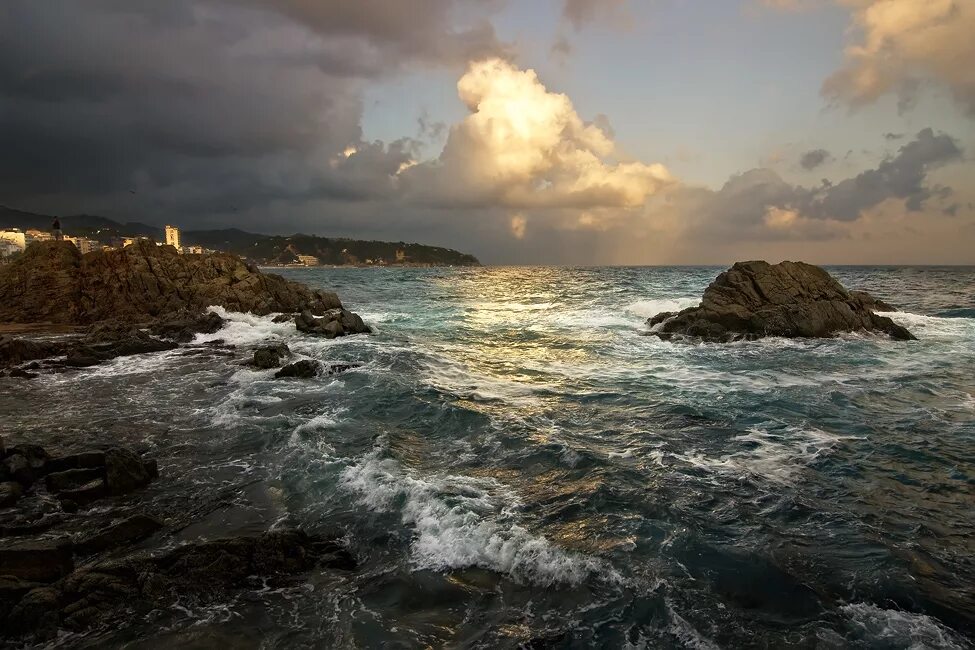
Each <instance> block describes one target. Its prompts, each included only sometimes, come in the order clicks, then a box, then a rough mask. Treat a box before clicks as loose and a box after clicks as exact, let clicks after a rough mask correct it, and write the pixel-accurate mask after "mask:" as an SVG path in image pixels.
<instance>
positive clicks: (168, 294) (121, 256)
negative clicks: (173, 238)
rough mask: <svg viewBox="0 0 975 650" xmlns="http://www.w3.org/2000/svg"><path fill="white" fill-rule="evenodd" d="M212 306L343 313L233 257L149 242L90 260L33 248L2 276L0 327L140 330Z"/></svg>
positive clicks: (331, 301) (39, 245)
mask: <svg viewBox="0 0 975 650" xmlns="http://www.w3.org/2000/svg"><path fill="white" fill-rule="evenodd" d="M210 305H221V306H223V307H225V308H227V309H230V310H233V311H241V312H247V311H249V312H253V313H255V314H259V315H263V314H270V313H274V312H297V311H301V310H302V309H310V310H311V311H313V312H316V313H322V312H324V311H327V310H329V309H335V308H340V307H341V306H342V304H341V302H340V301H339V299H338V297H337V296H336V295H335V294H334V293H329V292H325V291H317V290H312V289H309V288H308V287H306V286H305V285H303V284H300V283H297V282H292V281H289V280H285V279H284V278H282V277H280V276H277V275H270V274H264V273H261V272H260V270H258V269H257V267H255V266H253V265H248V264H245V263H244V262H243V261H242V260H241V259H240V258H238V257H236V256H235V255H231V254H228V253H215V254H212V255H180V254H179V253H178V252H177V251H176V249H175V248H173V247H172V246H156V245H154V244H152V243H151V242H137V243H135V244H133V245H131V246H127V247H126V248H124V249H121V250H110V251H95V252H91V253H88V254H86V255H84V256H82V255H81V254H80V253H79V252H78V249H77V248H76V247H74V246H73V245H72V244H71V243H69V242H56V241H55V242H34V243H32V244H30V245H29V246H28V247H27V249H26V250H25V251H24V253H23V254H22V255H21V256H20V257H19V258H18V259H17V260H16V261H14V262H12V263H11V264H8V265H6V266H4V267H3V268H0V322H51V323H74V324H87V323H96V322H98V321H103V320H115V321H122V322H129V323H136V322H147V321H150V320H154V319H156V318H158V317H160V316H164V315H166V314H173V313H178V312H181V311H184V310H185V311H188V312H202V311H203V310H205V309H206V308H207V307H209V306H210Z"/></svg>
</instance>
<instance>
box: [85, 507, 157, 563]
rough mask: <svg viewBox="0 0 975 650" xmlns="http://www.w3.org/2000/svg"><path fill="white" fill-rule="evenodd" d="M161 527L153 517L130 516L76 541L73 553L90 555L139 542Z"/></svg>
mask: <svg viewBox="0 0 975 650" xmlns="http://www.w3.org/2000/svg"><path fill="white" fill-rule="evenodd" d="M162 527H163V525H162V522H161V521H159V520H158V519H156V518H155V517H150V516H149V515H143V514H137V515H132V516H131V517H128V518H127V519H123V520H122V521H119V522H117V523H114V524H112V525H111V526H109V527H107V528H105V529H104V530H101V531H99V532H97V533H95V534H93V535H89V536H88V537H85V538H84V539H82V540H80V541H76V542H75V545H74V548H75V552H76V553H79V554H81V555H90V554H92V553H100V552H102V551H106V550H108V549H112V548H117V547H119V546H125V545H128V544H134V543H136V542H141V541H142V540H144V539H146V538H148V537H150V536H151V535H152V534H153V533H155V532H156V531H157V530H159V529H160V528H162Z"/></svg>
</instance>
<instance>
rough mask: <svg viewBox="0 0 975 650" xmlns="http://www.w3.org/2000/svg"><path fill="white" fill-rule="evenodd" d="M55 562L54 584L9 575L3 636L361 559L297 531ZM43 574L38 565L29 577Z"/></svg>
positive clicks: (38, 633) (43, 633)
mask: <svg viewBox="0 0 975 650" xmlns="http://www.w3.org/2000/svg"><path fill="white" fill-rule="evenodd" d="M49 559H51V560H52V564H51V568H50V569H48V570H46V573H44V575H43V576H42V577H44V578H50V577H51V576H52V575H53V574H54V573H55V572H57V573H58V574H60V575H64V574H65V573H67V575H66V576H65V577H64V578H62V579H60V580H58V581H57V582H56V583H54V584H50V585H38V584H30V583H25V582H23V581H22V580H26V578H25V579H21V580H17V581H11V580H9V579H8V582H9V583H10V584H9V585H8V588H7V589H6V591H7V592H8V593H9V594H10V600H9V601H8V602H11V601H12V602H13V604H12V606H11V605H8V606H7V607H6V609H7V610H8V612H9V613H8V614H7V615H6V617H3V616H2V615H3V611H2V609H0V618H6V621H3V623H4V626H3V627H4V636H18V635H31V636H32V637H33V638H34V639H35V640H39V639H46V638H51V637H52V636H53V635H54V634H56V632H57V630H58V628H66V629H68V630H74V631H83V630H87V629H91V628H97V627H100V626H103V625H106V624H109V623H111V622H112V621H113V620H115V617H116V616H125V615H126V612H129V613H130V612H131V611H133V610H135V611H142V612H148V611H150V610H152V609H157V608H166V607H170V606H172V605H174V604H176V603H178V602H180V601H181V600H183V599H186V598H194V599H200V600H202V601H203V602H212V601H218V600H219V599H221V598H225V597H226V592H227V591H228V590H231V589H234V588H238V587H242V586H245V585H247V584H248V581H249V580H254V579H255V578H256V579H263V580H264V581H265V584H267V585H270V586H273V585H275V584H280V583H283V582H284V581H286V580H288V577H289V576H291V575H295V574H299V573H302V572H304V571H308V570H309V569H312V568H314V567H316V566H320V567H324V568H330V569H337V570H343V571H347V570H352V569H354V568H355V567H356V562H355V559H354V558H353V557H352V556H351V555H350V554H349V553H348V552H347V551H346V550H345V549H344V548H342V547H341V546H340V545H338V544H336V543H335V542H333V541H331V540H330V539H327V538H323V537H313V536H310V535H307V534H305V533H304V532H302V531H298V530H279V531H272V532H267V533H264V534H263V535H259V536H255V537H237V538H230V539H218V540H213V541H208V542H199V543H193V544H186V545H184V546H181V547H178V548H176V549H174V550H172V551H168V552H165V553H162V554H160V555H146V554H136V555H130V556H128V557H125V558H122V559H120V560H109V561H103V562H100V563H96V564H93V565H90V566H86V567H83V568H79V569H77V570H74V571H73V572H70V573H68V571H70V568H69V565H67V564H65V558H64V557H63V556H62V555H58V556H53V555H52V557H51V558H49ZM2 561H3V558H2V556H0V562H2ZM55 561H56V562H55ZM67 561H70V551H68V553H67ZM28 573H30V572H28ZM39 574H40V569H38V571H37V572H36V573H30V576H31V577H36V576H37V575H39ZM2 586H3V585H0V587H2ZM2 595H3V594H2V593H0V596H2ZM2 605H3V602H0V606H2ZM128 615H131V614H128Z"/></svg>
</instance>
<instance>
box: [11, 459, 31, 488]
mask: <svg viewBox="0 0 975 650" xmlns="http://www.w3.org/2000/svg"><path fill="white" fill-rule="evenodd" d="M3 466H4V471H3V473H4V474H5V475H6V476H8V477H9V478H12V479H13V480H15V481H16V482H17V483H20V484H21V485H22V486H24V487H30V486H31V484H32V483H33V482H34V471H33V470H32V469H31V467H30V462H28V460H27V458H25V457H24V456H22V455H21V454H9V455H8V456H7V457H6V458H5V459H4V460H3Z"/></svg>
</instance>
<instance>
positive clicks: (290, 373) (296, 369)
mask: <svg viewBox="0 0 975 650" xmlns="http://www.w3.org/2000/svg"><path fill="white" fill-rule="evenodd" d="M321 372H322V364H320V363H319V362H317V361H314V360H312V359H302V360H301V361H295V362H294V363H289V364H288V365H286V366H285V367H284V368H281V370H278V371H277V372H276V373H274V378H275V379H282V378H287V377H294V378H298V379H311V378H312V377H317V376H318V375H319V374H320V373H321Z"/></svg>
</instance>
